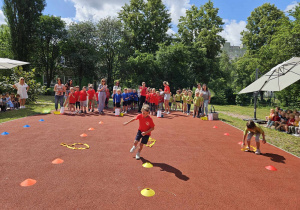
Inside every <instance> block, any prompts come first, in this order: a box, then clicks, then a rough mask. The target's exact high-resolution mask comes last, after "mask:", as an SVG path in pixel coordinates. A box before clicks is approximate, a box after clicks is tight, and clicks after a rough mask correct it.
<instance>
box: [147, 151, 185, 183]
mask: <svg viewBox="0 0 300 210" xmlns="http://www.w3.org/2000/svg"><path fill="white" fill-rule="evenodd" d="M141 161H142V162H143V163H147V162H149V163H151V164H152V165H153V167H159V168H160V170H161V171H166V172H168V173H173V174H175V176H176V177H177V178H178V179H181V180H183V181H188V180H189V179H190V178H189V177H187V176H186V175H184V174H182V172H181V171H180V170H179V169H177V168H174V167H173V166H170V165H168V164H166V163H152V162H151V161H149V160H146V159H145V158H143V157H141Z"/></svg>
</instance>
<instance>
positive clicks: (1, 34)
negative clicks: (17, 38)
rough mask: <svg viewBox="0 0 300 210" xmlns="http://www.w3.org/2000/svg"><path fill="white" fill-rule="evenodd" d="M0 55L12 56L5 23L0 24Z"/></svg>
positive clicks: (8, 32)
mask: <svg viewBox="0 0 300 210" xmlns="http://www.w3.org/2000/svg"><path fill="white" fill-rule="evenodd" d="M0 57H1V58H13V54H12V51H11V39H10V30H9V27H8V26H7V25H6V24H2V25H0Z"/></svg>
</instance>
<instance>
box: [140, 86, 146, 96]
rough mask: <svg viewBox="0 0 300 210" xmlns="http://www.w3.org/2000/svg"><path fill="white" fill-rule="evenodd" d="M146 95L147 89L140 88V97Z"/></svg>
mask: <svg viewBox="0 0 300 210" xmlns="http://www.w3.org/2000/svg"><path fill="white" fill-rule="evenodd" d="M146 93H147V88H146V87H144V88H143V87H142V89H141V96H146Z"/></svg>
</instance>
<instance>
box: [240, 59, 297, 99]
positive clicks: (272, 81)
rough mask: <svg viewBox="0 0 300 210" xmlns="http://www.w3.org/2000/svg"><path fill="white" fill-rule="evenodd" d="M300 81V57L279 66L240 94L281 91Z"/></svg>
mask: <svg viewBox="0 0 300 210" xmlns="http://www.w3.org/2000/svg"><path fill="white" fill-rule="evenodd" d="M299 79H300V57H293V58H291V59H290V60H288V61H285V62H283V63H281V64H278V65H277V66H275V67H274V68H272V69H271V70H270V71H269V72H268V73H266V74H265V75H263V76H262V77H260V78H259V79H258V80H256V81H255V82H253V83H252V84H250V85H249V86H247V87H246V88H244V89H243V90H241V91H240V92H239V94H241V93H251V92H256V91H281V90H283V89H284V88H286V87H288V86H290V85H291V84H293V83H295V82H297V81H298V80H299Z"/></svg>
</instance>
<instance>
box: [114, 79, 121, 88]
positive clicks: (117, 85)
mask: <svg viewBox="0 0 300 210" xmlns="http://www.w3.org/2000/svg"><path fill="white" fill-rule="evenodd" d="M118 89H120V90H121V86H120V81H119V80H117V81H116V85H115V86H114V87H113V90H118Z"/></svg>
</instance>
